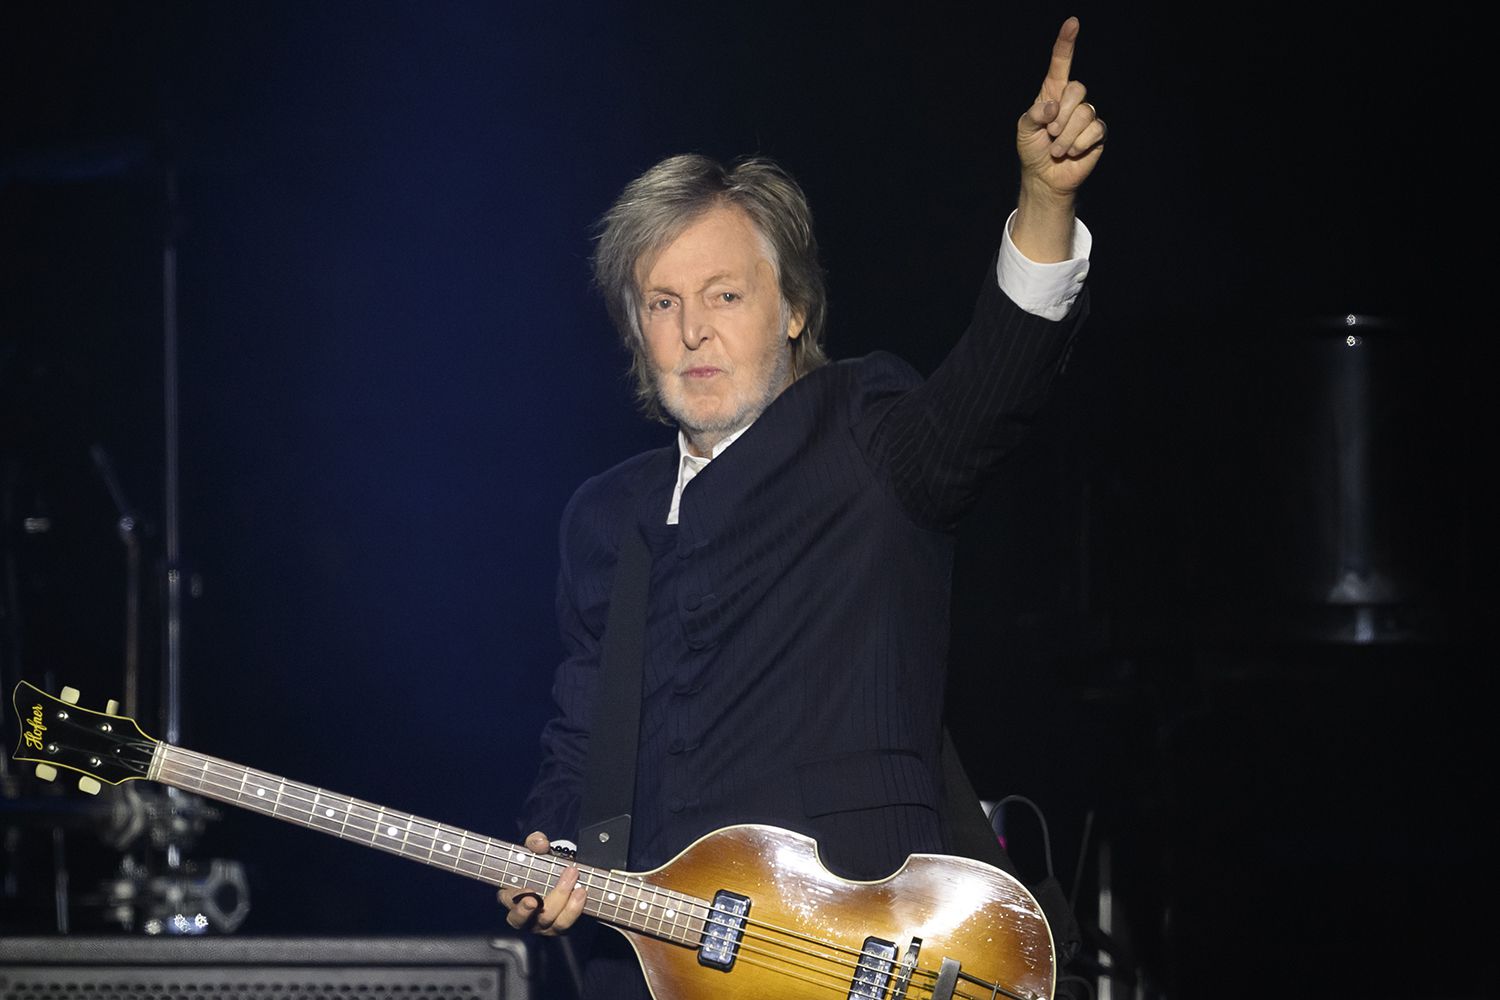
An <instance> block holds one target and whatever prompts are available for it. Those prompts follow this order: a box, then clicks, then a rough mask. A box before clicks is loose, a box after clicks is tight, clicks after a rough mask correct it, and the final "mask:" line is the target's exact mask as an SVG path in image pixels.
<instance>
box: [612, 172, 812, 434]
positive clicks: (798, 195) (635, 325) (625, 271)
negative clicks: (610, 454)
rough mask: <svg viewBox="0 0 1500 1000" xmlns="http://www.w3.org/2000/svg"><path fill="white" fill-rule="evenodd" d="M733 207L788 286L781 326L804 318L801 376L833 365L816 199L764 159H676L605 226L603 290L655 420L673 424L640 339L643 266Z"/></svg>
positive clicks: (648, 175) (796, 355)
mask: <svg viewBox="0 0 1500 1000" xmlns="http://www.w3.org/2000/svg"><path fill="white" fill-rule="evenodd" d="M719 205H733V206H735V207H736V208H739V209H740V210H741V211H743V212H744V213H745V214H746V215H748V216H749V217H750V220H751V222H753V223H754V224H755V228H756V231H757V232H758V233H759V234H760V237H761V239H762V241H764V243H765V246H766V256H767V257H768V258H769V260H770V262H771V266H772V267H773V268H774V269H775V271H776V280H777V283H778V285H779V287H780V290H781V321H782V326H783V327H785V326H786V325H787V323H788V321H789V320H790V318H791V316H792V314H793V313H797V314H800V315H801V316H802V318H803V326H802V333H801V335H800V336H798V337H797V338H795V339H794V340H792V341H791V352H792V357H791V367H792V377H793V378H798V377H800V376H802V375H805V374H807V373H808V372H810V371H812V370H813V369H814V368H817V367H819V366H820V365H823V364H826V363H827V361H828V356H827V355H826V354H824V353H823V321H824V317H825V315H826V314H827V311H828V300H827V294H826V292H825V291H824V289H823V269H822V267H821V266H820V265H819V264H818V241H817V239H816V238H815V237H814V236H813V227H812V211H811V210H810V209H809V208H808V207H807V197H806V196H805V195H804V194H803V193H802V189H801V188H800V187H798V186H797V182H796V181H794V180H793V179H792V178H791V175H790V174H788V173H787V172H786V171H785V170H783V169H781V167H780V166H778V165H777V164H775V163H773V162H772V161H770V160H767V159H762V158H754V159H746V160H740V161H738V162H737V163H735V164H734V165H733V166H731V167H725V166H724V165H723V164H721V163H719V162H718V161H716V160H712V159H709V158H708V157H706V156H700V155H698V154H696V153H687V154H683V155H681V156H672V157H668V158H667V159H665V160H662V161H661V162H660V163H658V164H657V165H656V166H654V167H652V168H651V169H650V170H647V171H646V172H645V173H644V174H642V175H641V176H639V177H637V178H636V179H635V180H633V181H631V182H630V183H629V184H627V185H626V186H625V190H624V191H623V192H621V194H620V197H619V198H618V199H616V201H615V203H614V204H613V205H612V206H610V209H609V211H608V212H605V213H604V217H603V218H602V219H600V220H599V229H598V232H599V236H598V244H597V246H596V248H595V251H594V281H595V283H596V284H597V285H598V286H599V289H600V291H601V292H603V294H604V301H605V303H606V305H607V306H608V307H609V315H610V318H611V319H613V320H614V323H615V328H616V329H617V330H618V331H619V333H620V337H621V339H622V340H623V341H624V342H625V346H626V347H627V348H628V349H629V350H630V357H631V363H630V371H631V374H632V375H634V376H635V382H636V400H637V401H638V402H639V403H640V405H641V409H642V410H644V411H645V413H646V415H647V416H650V417H653V418H655V419H657V420H662V421H664V422H665V420H666V418H665V416H664V415H663V414H662V412H661V408H660V406H659V405H658V403H657V398H656V383H655V380H654V379H653V377H652V371H651V363H650V360H649V359H648V358H647V357H646V347H645V341H644V339H643V337H642V335H641V318H640V303H641V291H640V287H639V285H638V284H637V278H638V275H639V273H640V269H646V270H649V269H650V266H651V264H652V263H653V262H654V261H655V259H656V257H657V256H658V255H659V254H660V253H661V252H662V251H663V250H664V249H666V247H667V244H669V243H671V242H672V241H673V240H674V239H676V238H677V237H678V236H679V235H681V234H682V231H683V230H685V229H687V228H688V226H690V225H692V223H693V222H694V221H696V220H697V219H698V218H699V217H700V216H702V215H703V213H704V212H707V211H708V210H709V209H712V208H714V207H716V206H719Z"/></svg>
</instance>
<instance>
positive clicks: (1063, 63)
mask: <svg viewBox="0 0 1500 1000" xmlns="http://www.w3.org/2000/svg"><path fill="white" fill-rule="evenodd" d="M1077 40H1078V18H1076V17H1070V18H1068V19H1067V20H1066V21H1064V22H1063V25H1062V28H1060V29H1059V30H1058V32H1057V41H1055V42H1053V43H1052V59H1051V61H1050V62H1048V64H1047V77H1046V79H1044V80H1043V81H1042V93H1041V97H1042V98H1043V99H1044V100H1057V99H1058V98H1059V97H1060V96H1061V95H1062V92H1063V88H1064V87H1066V86H1067V85H1068V81H1069V80H1070V79H1072V77H1071V75H1070V74H1071V73H1072V71H1073V43H1074V42H1076V41H1077Z"/></svg>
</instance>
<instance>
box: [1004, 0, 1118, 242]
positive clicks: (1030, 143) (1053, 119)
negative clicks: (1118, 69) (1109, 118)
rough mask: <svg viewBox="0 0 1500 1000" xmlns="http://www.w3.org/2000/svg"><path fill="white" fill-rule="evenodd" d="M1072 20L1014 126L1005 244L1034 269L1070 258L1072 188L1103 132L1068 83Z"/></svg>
mask: <svg viewBox="0 0 1500 1000" xmlns="http://www.w3.org/2000/svg"><path fill="white" fill-rule="evenodd" d="M1077 41H1078V18H1076V17H1070V18H1068V19H1067V20H1066V21H1064V22H1063V26H1062V29H1061V30H1060V31H1058V33H1057V40H1056V41H1055V42H1053V43H1052V59H1051V61H1050V62H1049V63H1048V65H1047V75H1046V76H1045V77H1043V79H1042V86H1041V89H1040V90H1039V91H1038V92H1037V95H1036V100H1034V101H1033V102H1032V103H1031V107H1029V108H1027V109H1026V113H1025V114H1023V115H1022V116H1021V120H1020V121H1019V122H1017V123H1016V152H1017V153H1018V154H1019V156H1020V158H1021V193H1020V198H1019V200H1018V203H1017V206H1016V221H1015V224H1014V226H1013V227H1012V228H1011V240H1012V241H1014V243H1015V245H1016V249H1017V250H1020V251H1021V253H1023V254H1025V255H1026V256H1027V257H1029V258H1030V259H1032V260H1034V261H1036V262H1037V263H1039V264H1049V263H1054V262H1056V261H1062V260H1067V259H1069V258H1070V257H1071V256H1072V255H1073V254H1072V250H1073V245H1072V244H1073V213H1074V204H1075V202H1076V199H1077V196H1078V189H1079V187H1080V186H1081V185H1082V184H1083V182H1084V181H1085V180H1086V179H1087V178H1088V176H1089V174H1090V173H1092V172H1093V170H1094V167H1095V166H1096V165H1097V164H1098V163H1099V157H1101V156H1102V155H1104V137H1105V134H1106V132H1107V131H1108V130H1107V128H1106V127H1105V124H1104V120H1103V119H1101V118H1100V117H1099V113H1098V111H1097V110H1095V108H1094V106H1093V105H1092V104H1090V103H1089V102H1087V101H1086V100H1084V97H1085V96H1086V95H1087V93H1088V91H1087V88H1085V87H1084V85H1083V84H1082V83H1080V82H1079V81H1077V80H1074V79H1072V71H1073V50H1074V47H1075V45H1076V43H1077Z"/></svg>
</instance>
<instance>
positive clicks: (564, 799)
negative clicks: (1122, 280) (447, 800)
mask: <svg viewBox="0 0 1500 1000" xmlns="http://www.w3.org/2000/svg"><path fill="white" fill-rule="evenodd" d="M1077 34H1078V22H1077V21H1076V19H1069V20H1068V21H1067V22H1066V23H1065V24H1064V25H1063V27H1062V30H1061V31H1060V32H1059V34H1058V37H1057V41H1056V43H1055V44H1054V47H1053V52H1052V59H1051V65H1050V67H1049V69H1048V72H1047V75H1046V78H1045V80H1044V81H1043V83H1042V87H1041V91H1040V93H1039V94H1038V96H1037V98H1036V100H1035V101H1034V102H1033V103H1032V105H1031V106H1030V108H1029V109H1028V110H1027V111H1026V113H1025V114H1024V115H1023V116H1022V117H1021V119H1020V122H1019V125H1018V128H1017V147H1018V150H1019V154H1020V159H1021V167H1022V181H1021V190H1020V196H1019V202H1018V205H1017V208H1016V211H1015V213H1014V214H1013V215H1012V217H1011V219H1010V221H1009V222H1008V224H1007V227H1006V232H1005V235H1004V237H1003V242H1002V246H1001V248H1000V251H999V254H998V256H997V259H996V262H995V264H994V266H993V267H992V269H991V271H990V272H989V274H988V275H987V277H986V279H985V281H984V287H983V289H982V290H981V292H980V296H979V301H978V304H977V305H976V308H975V313H974V319H973V322H972V324H971V326H970V328H969V329H968V331H967V332H966V333H965V334H964V336H963V337H962V338H961V339H960V340H959V341H958V343H957V344H956V346H955V347H954V348H953V350H952V352H951V354H950V355H949V356H948V358H947V359H946V360H945V361H944V363H943V364H942V365H941V366H940V367H939V369H938V370H937V371H936V372H935V373H934V374H933V375H932V376H931V377H930V378H928V379H926V380H925V381H924V380H923V379H921V378H919V377H918V375H917V374H916V373H915V372H914V371H913V370H912V369H911V368H910V367H909V366H907V365H905V364H904V363H902V362H900V361H899V360H897V359H895V358H893V357H891V356H889V355H884V354H877V355H872V356H870V357H866V358H863V359H859V360H855V361H846V362H837V363H829V362H828V361H827V359H826V357H825V356H824V354H823V350H822V347H821V339H822V335H823V324H824V312H825V308H824V293H823V284H822V278H821V272H820V269H819V265H818V260H817V247H816V242H815V240H814V237H813V232H812V225H811V217H810V215H809V212H808V209H807V205H806V203H805V201H804V199H803V196H802V192H801V191H800V189H798V187H797V185H796V184H795V183H794V182H793V181H792V180H791V179H790V178H789V177H788V176H787V175H786V174H785V173H784V172H782V171H781V170H780V169H779V168H778V167H777V166H775V165H774V164H772V163H769V162H767V161H764V160H750V161H746V162H743V163H741V164H739V165H738V166H735V167H733V168H732V169H727V168H724V167H722V166H720V165H719V164H717V163H714V162H712V161H710V160H707V159H706V158H703V157H698V156H679V157H673V158H671V159H668V160H666V161H663V162H662V163H659V164H657V165H656V166H655V167H653V168H651V169H650V170H648V171H647V172H646V173H645V174H644V175H642V176H641V177H640V178H638V179H636V180H635V181H633V182H632V183H631V184H630V185H629V186H628V187H627V188H626V190H625V191H624V193H623V194H622V195H621V197H620V198H619V200H618V201H617V202H616V203H615V205H614V206H613V207H612V208H611V209H610V210H609V212H608V213H607V214H606V216H605V217H604V220H603V229H602V235H601V238H600V240H599V246H598V252H597V254H596V258H595V265H596V274H597V279H598V283H599V285H600V287H601V288H602V290H603V292H604V294H605V296H606V298H607V301H608V305H609V309H610V313H611V315H612V317H613V319H614V321H615V323H616V325H617V326H618V328H619V330H620V333H621V335H622V336H623V337H624V339H625V342H626V344H627V345H628V346H629V348H630V350H631V353H632V357H633V359H634V362H633V368H634V372H635V375H636V377H637V381H638V388H639V394H640V400H641V402H642V404H643V406H644V408H645V409H646V411H647V412H648V413H650V414H652V415H654V416H658V417H661V418H662V419H665V420H668V421H670V422H672V423H674V424H675V425H676V427H677V429H678V435H677V441H676V444H675V446H673V447H669V448H664V449H660V450H657V451H651V452H647V453H645V454H643V455H638V456H636V457H634V458H632V459H629V460H627V461H626V462H624V463H622V464H620V465H618V466H616V467H615V468H613V469H611V470H609V471H608V472H605V473H603V474H602V475H600V476H597V477H595V478H593V479H591V480H589V481H588V482H586V483H585V484H584V485H583V486H582V487H581V488H580V489H579V490H578V492H577V493H576V494H575V496H574V497H573V500H572V501H571V503H570V504H569V505H568V508H567V511H566V513H565V514H564V517H563V523H562V529H561V549H562V569H561V574H560V581H559V592H558V610H559V615H560V618H561V626H562V632H563V637H564V640H565V643H566V646H567V658H566V660H565V661H564V662H563V663H562V665H561V666H560V667H559V669H558V674H557V679H556V683H555V686H554V695H555V698H556V700H557V703H558V709H559V711H558V715H557V717H556V718H555V719H554V720H553V721H552V722H551V723H549V724H548V726H547V728H546V730H545V732H544V734H543V748H544V759H543V762H542V766H541V770H540V774H539V775H538V778H537V782H536V785H535V786H534V788H533V790H532V794H531V796H530V798H529V799H528V801H527V804H526V808H525V821H526V823H527V827H528V828H532V827H534V828H535V829H536V830H537V831H538V832H536V833H533V834H531V836H530V837H528V839H527V846H528V847H529V848H531V849H532V850H535V851H538V852H546V851H548V850H549V849H551V848H552V847H553V841H550V840H549V837H550V838H556V839H562V838H568V839H572V838H575V837H576V836H577V834H578V826H579V800H580V796H581V794H582V786H583V772H584V769H585V766H586V761H587V759H588V751H589V737H590V732H591V728H592V726H593V724H594V722H595V720H596V709H598V706H597V704H596V702H597V700H598V699H597V693H598V691H599V689H600V686H601V680H600V673H601V671H600V658H601V647H602V644H603V643H604V641H605V639H604V636H605V631H606V630H605V625H606V622H607V620H608V618H609V612H610V602H611V597H612V595H613V594H615V593H618V591H617V590H616V589H615V575H616V574H615V569H616V566H617V565H618V563H619V561H620V558H621V557H620V553H621V551H622V545H623V543H624V540H625V539H626V537H627V535H628V534H629V533H630V532H632V531H638V532H639V534H640V535H641V537H642V538H643V539H644V542H645V549H646V550H647V551H648V553H649V571H648V573H647V579H648V585H647V588H646V594H647V595H648V596H647V598H646V599H645V601H644V604H645V622H644V632H643V637H642V642H641V645H642V646H643V647H644V649H643V655H642V656H641V667H640V669H641V674H642V683H641V706H640V714H639V741H638V747H637V767H636V775H635V787H634V807H633V810H632V811H633V815H634V829H633V832H632V837H631V842H630V856H629V866H630V868H632V869H634V870H645V869H649V868H653V867H656V866H658V865H661V864H662V863H664V862H666V861H668V860H670V859H671V858H672V857H673V856H674V855H675V854H677V853H678V852H679V851H681V850H682V849H683V848H684V847H686V846H688V845H689V844H690V843H692V842H693V841H694V840H695V839H696V838H698V837H700V836H702V835H703V834H705V833H708V832H710V831H712V830H715V829H717V828H720V827H724V826H727V825H730V824H734V823H745V822H758V823H767V824H772V825H775V826H780V827H785V828H789V829H792V830H795V831H798V832H801V833H804V834H807V835H809V836H811V837H813V838H815V839H816V840H817V841H818V843H819V847H820V851H821V854H822V857H823V859H824V861H825V862H826V863H827V865H828V866H829V867H830V868H831V869H833V870H834V871H835V872H837V873H839V874H841V875H844V876H847V877H850V878H859V879H873V878H880V877H882V876H884V875H886V874H889V873H890V872H892V871H893V870H895V869H896V868H898V867H899V866H900V865H901V863H902V862H903V860H904V859H905V858H906V857H907V856H908V855H910V854H912V853H914V852H936V853H941V852H944V851H945V850H947V849H948V848H949V845H947V844H945V843H944V836H943V830H942V826H941V823H940V821H939V815H938V805H939V795H940V790H941V789H940V785H941V780H940V765H939V755H940V752H941V743H942V736H941V707H942V692H943V671H944V665H945V662H946V655H947V643H948V635H947V629H948V607H949V591H950V575H951V566H952V556H953V535H952V530H953V528H954V525H955V523H956V522H957V520H958V519H959V517H960V516H961V515H962V514H963V512H964V511H965V510H966V509H967V508H968V507H969V506H970V505H971V503H972V501H973V499H974V497H975V496H976V494H977V491H978V489H979V488H980V486H981V484H982V482H983V481H984V478H985V476H986V475H987V474H988V473H989V472H990V471H991V470H992V469H993V468H994V466H995V464H996V462H997V461H998V460H999V459H1000V458H1001V457H1002V456H1003V455H1004V454H1005V453H1006V452H1007V451H1008V450H1009V449H1010V448H1011V447H1012V446H1013V445H1014V444H1015V443H1016V441H1017V440H1018V438H1019V436H1020V434H1021V432H1022V430H1023V429H1024V428H1025V426H1026V425H1027V424H1028V423H1029V421H1030V418H1031V416H1032V415H1033V414H1034V413H1035V412H1036V410H1037V408H1038V407H1039V406H1041V405H1042V403H1043V402H1044V400H1045V399H1046V397H1047V396H1048V394H1049V391H1050V387H1051V385H1052V383H1053V381H1054V379H1055V377H1056V375H1057V373H1058V372H1059V370H1060V369H1061V367H1062V365H1063V363H1064V361H1065V359H1066V357H1067V354H1068V351H1069V348H1070V344H1071V342H1072V339H1073V336H1074V334H1075V333H1076V331H1077V329H1078V327H1079V326H1080V325H1081V322H1082V319H1083V314H1084V312H1085V309H1084V307H1083V303H1082V301H1081V297H1080V292H1081V289H1082V282H1083V278H1084V275H1085V273H1086V271H1087V256H1088V248H1089V236H1088V233H1087V231H1086V230H1085V229H1083V227H1082V225H1081V224H1079V223H1077V222H1076V220H1075V218H1074V199H1075V196H1076V193H1077V191H1078V188H1079V186H1080V185H1081V184H1082V183H1083V181H1084V179H1085V178H1087V177H1088V175H1089V173H1090V172H1091V171H1092V170H1093V168H1094V166H1095V165H1096V164H1097V162H1098V161H1099V158H1100V155H1101V154H1102V152H1103V142H1104V137H1105V127H1104V123H1103V122H1102V121H1101V120H1100V119H1099V118H1098V116H1097V114H1096V113H1095V110H1094V108H1093V106H1092V105H1091V104H1089V103H1087V102H1086V101H1085V100H1084V96H1085V93H1084V88H1083V86H1082V84H1080V83H1078V82H1077V81H1074V80H1071V79H1070V74H1069V70H1070V66H1071V62H1072V55H1073V48H1074V42H1075V39H1076V38H1077ZM897 321H898V322H902V323H909V322H910V320H909V319H908V318H906V317H902V318H900V319H898V320H897ZM501 902H502V903H503V904H504V905H505V906H506V907H507V909H508V910H509V916H508V919H509V921H510V923H511V924H512V925H513V926H516V927H529V928H531V929H533V930H535V931H537V932H539V933H543V934H557V933H560V932H562V931H565V930H567V929H568V928H569V927H570V926H571V925H572V924H573V923H574V921H575V920H576V919H577V917H578V916H579V914H580V913H581V911H582V909H583V905H584V890H583V889H581V888H579V887H577V886H576V874H575V873H574V871H573V870H572V869H570V870H569V872H568V874H565V875H564V876H563V878H562V879H561V880H560V881H559V882H558V883H557V885H556V886H555V887H554V888H553V889H552V891H551V892H549V893H548V894H547V895H546V896H545V897H540V896H538V895H535V894H517V893H515V892H514V891H509V890H508V891H504V892H502V893H501ZM628 964H629V957H628V953H627V954H626V955H625V956H623V957H621V956H619V955H615V956H614V957H610V956H605V957H603V958H599V959H597V960H596V961H594V962H593V963H591V966H590V969H589V972H588V975H587V977H586V978H587V992H589V994H590V995H591V996H596V997H602V996H610V997H622V996H630V995H642V996H644V995H645V992H644V987H643V986H642V985H641V984H640V983H639V981H638V977H636V981H634V982H632V983H630V984H627V983H626V980H625V978H622V977H624V976H626V975H627V973H626V972H625V970H624V968H623V967H624V966H626V965H628Z"/></svg>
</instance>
